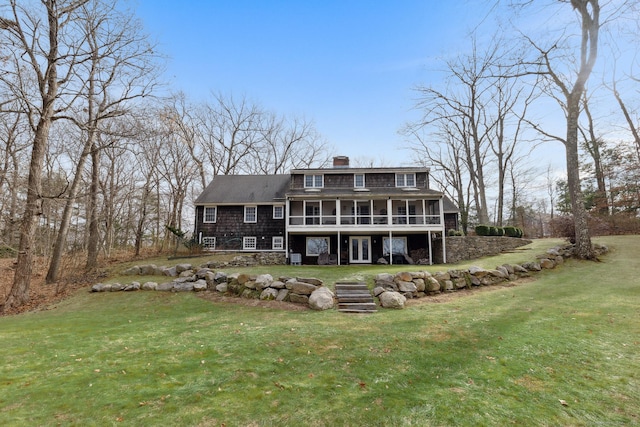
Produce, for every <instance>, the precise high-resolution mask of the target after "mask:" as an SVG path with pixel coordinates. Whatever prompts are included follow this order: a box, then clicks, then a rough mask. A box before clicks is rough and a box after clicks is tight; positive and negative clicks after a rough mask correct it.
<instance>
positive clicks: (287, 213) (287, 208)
mask: <svg viewBox="0 0 640 427" xmlns="http://www.w3.org/2000/svg"><path fill="white" fill-rule="evenodd" d="M290 214H291V200H290V199H289V198H288V197H287V200H286V201H285V207H284V256H285V258H286V260H287V263H288V262H289V221H290V220H289V216H290Z"/></svg>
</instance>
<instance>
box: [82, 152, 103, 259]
mask: <svg viewBox="0 0 640 427" xmlns="http://www.w3.org/2000/svg"><path fill="white" fill-rule="evenodd" d="M99 174H100V155H99V151H98V149H97V147H96V146H95V144H93V145H92V149H91V186H90V190H89V215H88V217H89V218H88V219H89V240H88V242H87V263H86V265H85V270H87V271H91V270H94V269H95V268H96V267H97V266H98V243H99V240H100V235H99V234H100V233H99V229H98V225H99V224H98V184H99V183H98V180H99V179H100V175H99Z"/></svg>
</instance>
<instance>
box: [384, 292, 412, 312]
mask: <svg viewBox="0 0 640 427" xmlns="http://www.w3.org/2000/svg"><path fill="white" fill-rule="evenodd" d="M378 299H379V300H380V305H381V306H382V307H384V308H400V309H402V308H404V304H405V303H406V302H407V298H405V296H404V295H402V294H401V293H399V292H393V291H389V292H383V293H381V294H380V295H378Z"/></svg>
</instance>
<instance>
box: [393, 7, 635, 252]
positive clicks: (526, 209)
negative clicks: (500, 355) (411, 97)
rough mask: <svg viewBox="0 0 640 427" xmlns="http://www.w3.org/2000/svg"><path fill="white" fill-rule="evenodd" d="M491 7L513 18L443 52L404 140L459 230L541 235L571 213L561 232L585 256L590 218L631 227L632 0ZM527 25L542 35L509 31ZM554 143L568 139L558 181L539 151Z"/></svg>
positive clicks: (619, 227) (420, 90)
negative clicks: (454, 209) (450, 206)
mask: <svg viewBox="0 0 640 427" xmlns="http://www.w3.org/2000/svg"><path fill="white" fill-rule="evenodd" d="M492 4H493V5H494V6H495V8H496V9H498V8H502V7H505V8H506V9H507V10H508V11H509V13H510V15H509V16H510V17H511V21H510V24H509V25H501V26H500V30H498V31H497V32H495V33H494V34H493V36H492V37H487V35H486V34H481V33H480V34H478V33H479V32H480V30H476V31H475V32H473V33H472V34H471V36H470V46H469V48H468V49H467V50H466V51H465V52H463V53H462V54H460V53H456V55H455V56H453V57H451V58H445V59H444V60H443V68H444V75H445V79H444V80H443V82H442V83H440V82H439V83H438V84H431V85H426V86H420V87H418V88H417V93H418V104H417V108H418V109H419V111H421V113H422V117H421V119H419V120H417V121H414V122H413V123H410V124H408V125H407V126H406V127H405V129H404V133H405V135H407V139H408V148H409V149H411V150H412V151H413V153H414V158H415V160H416V161H418V162H422V163H424V164H425V165H428V166H431V167H432V169H433V171H432V177H433V179H434V180H436V181H437V182H438V183H439V184H440V186H441V187H442V188H443V189H444V190H445V191H446V192H447V193H448V194H449V196H450V197H451V198H452V199H453V200H455V201H456V202H457V205H458V206H459V208H460V219H461V224H462V228H463V231H465V232H467V231H471V230H472V229H473V226H474V225H477V224H494V225H498V226H503V225H507V224H509V225H515V226H519V227H522V228H524V229H525V230H527V231H528V233H529V235H533V236H536V235H539V236H543V235H549V233H551V232H552V231H553V227H552V225H553V222H554V214H555V215H556V217H557V214H558V213H560V214H565V215H571V217H572V221H573V222H572V223H570V225H571V226H570V227H567V223H566V221H563V222H562V224H563V226H562V229H561V230H557V227H556V231H559V232H560V233H562V234H563V235H567V236H568V235H572V237H573V238H574V239H575V240H576V242H577V244H578V247H579V248H580V250H579V252H580V253H581V254H582V256H583V257H584V258H592V257H593V252H591V249H590V248H591V243H590V237H589V236H590V233H589V227H588V222H589V221H588V219H589V217H592V216H598V215H599V216H600V217H601V219H602V217H606V218H607V221H608V222H609V223H610V224H614V225H615V227H610V231H623V230H636V231H637V230H638V224H637V221H638V213H639V211H638V210H639V209H640V187H638V183H639V182H638V172H637V171H638V170H639V166H640V139H638V127H639V126H640V120H639V119H638V111H639V110H638V108H640V98H639V97H638V87H639V86H638V82H639V80H638V77H639V76H640V74H639V73H640V72H637V71H636V70H637V66H638V63H637V60H636V56H637V48H635V46H637V43H638V37H637V34H638V32H637V29H638V25H639V22H640V20H639V18H640V17H639V14H638V7H637V4H636V2H628V1H617V2H599V1H596V0H571V1H562V0H560V1H550V2H529V1H521V2H520V1H510V2H494V3H492ZM541 16H542V17H546V18H545V19H543V20H540V17H541ZM550 17H553V19H551V18H550ZM527 21H528V22H540V23H541V24H542V25H540V26H539V27H537V28H539V30H540V31H539V32H537V33H536V32H534V30H532V29H530V28H529V29H527V30H524V29H522V28H520V27H517V28H516V30H517V33H518V35H517V36H516V37H515V38H514V37H513V36H507V35H506V34H507V33H506V31H507V30H513V27H514V26H517V25H518V23H520V24H521V25H522V27H525V26H526V25H524V24H525V23H526V22H527ZM510 34H513V33H512V32H511V33H510ZM481 38H482V39H483V40H485V42H484V43H480V42H478V40H479V39H481ZM629 46H631V50H629ZM624 49H627V50H624ZM598 57H600V62H601V63H602V65H601V66H599V67H597V68H596V60H597V59H598ZM620 69H624V72H622V71H620ZM588 83H589V84H588ZM621 88H624V89H621ZM558 124H559V125H560V126H558ZM552 143H561V144H563V145H564V147H565V153H566V164H567V166H566V170H567V171H568V174H567V175H566V176H564V177H558V176H553V173H552V172H551V171H548V170H547V169H548V165H546V164H541V163H540V161H539V160H538V158H537V150H536V148H537V149H539V148H542V147H543V146H544V144H552ZM554 209H555V210H554ZM612 217H616V218H614V219H611V218H612ZM555 219H557V218H555ZM568 228H570V229H568Z"/></svg>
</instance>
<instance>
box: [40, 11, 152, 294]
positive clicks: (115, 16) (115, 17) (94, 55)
mask: <svg viewBox="0 0 640 427" xmlns="http://www.w3.org/2000/svg"><path fill="white" fill-rule="evenodd" d="M77 19H78V21H79V22H80V23H81V24H82V25H80V26H79V30H78V31H79V33H80V34H81V36H82V38H83V41H84V43H83V46H84V48H85V50H86V52H88V58H87V60H86V61H84V62H83V63H82V64H80V66H79V67H76V69H75V74H76V76H77V80H78V81H79V82H81V86H80V88H79V92H78V94H77V95H76V96H77V97H78V101H77V104H78V107H77V108H76V109H75V110H76V111H75V113H74V114H72V115H66V116H64V117H65V118H67V119H69V120H70V121H72V122H73V123H74V124H75V125H76V126H77V127H78V128H79V129H81V130H82V131H83V135H84V147H83V148H82V152H81V154H80V156H79V158H78V160H77V163H76V167H75V174H74V179H73V183H72V185H71V188H70V192H69V195H68V199H67V204H66V207H65V211H64V214H63V218H62V222H61V225H60V229H59V231H58V236H57V240H56V244H55V247H54V251H53V255H52V258H51V262H50V265H49V271H48V272H47V279H46V280H47V282H48V283H51V282H55V281H56V280H57V279H58V271H59V267H60V260H61V257H62V254H63V252H64V249H65V247H66V240H67V233H68V229H69V224H70V219H71V211H72V207H73V204H74V203H75V201H76V197H77V194H78V190H79V185H80V182H81V174H82V171H83V169H84V165H85V162H86V161H87V160H88V159H90V160H91V175H90V176H91V180H90V181H91V185H90V188H89V206H88V209H87V210H88V212H89V214H88V221H89V222H88V226H89V236H88V247H87V250H88V253H87V262H86V265H85V268H86V269H87V270H91V269H93V268H95V266H96V265H97V258H98V246H99V240H100V236H99V218H98V191H99V169H100V150H101V149H102V147H101V146H100V144H98V143H97V141H98V140H99V137H100V134H101V133H109V132H113V130H114V129H117V132H119V133H122V132H123V129H124V128H125V127H124V126H118V127H113V126H110V127H109V129H107V127H106V126H103V123H108V122H112V121H113V120H114V119H116V118H120V119H121V118H122V117H123V116H124V115H126V114H127V113H128V112H129V110H130V109H131V108H132V107H133V102H134V101H135V100H136V99H138V98H142V97H145V96H148V95H150V94H151V93H152V91H153V89H154V87H155V85H156V82H157V79H156V76H157V68H158V67H155V65H157V64H155V63H154V60H155V59H156V57H157V56H156V54H154V47H153V45H152V44H151V43H150V42H149V40H148V37H147V36H146V35H145V34H144V33H143V32H142V28H141V25H140V23H139V22H138V21H137V20H136V19H134V18H133V16H131V15H129V14H126V13H122V12H119V11H118V10H117V9H116V4H115V3H114V2H103V1H92V2H90V3H87V4H84V5H82V7H80V8H79V9H78V13H77ZM124 132H126V130H124ZM108 140H109V141H110V142H113V141H114V139H113V138H108ZM115 140H116V141H117V140H118V138H115Z"/></svg>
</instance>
